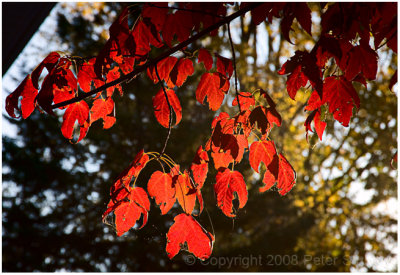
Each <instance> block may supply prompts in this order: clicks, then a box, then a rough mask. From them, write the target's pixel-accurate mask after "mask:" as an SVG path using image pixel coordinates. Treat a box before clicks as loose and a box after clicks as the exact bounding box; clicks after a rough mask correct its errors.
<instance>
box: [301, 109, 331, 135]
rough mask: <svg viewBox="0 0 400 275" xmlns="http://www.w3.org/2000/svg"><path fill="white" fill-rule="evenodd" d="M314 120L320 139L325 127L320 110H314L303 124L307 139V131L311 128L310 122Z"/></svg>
mask: <svg viewBox="0 0 400 275" xmlns="http://www.w3.org/2000/svg"><path fill="white" fill-rule="evenodd" d="M312 121H314V127H315V131H316V132H317V134H318V137H319V139H320V140H322V135H323V133H324V131H325V128H326V122H324V121H321V110H320V109H316V110H314V111H313V112H312V113H311V114H310V115H309V116H308V117H307V119H306V121H305V123H304V126H305V127H306V138H307V140H308V131H312V130H311V122H312Z"/></svg>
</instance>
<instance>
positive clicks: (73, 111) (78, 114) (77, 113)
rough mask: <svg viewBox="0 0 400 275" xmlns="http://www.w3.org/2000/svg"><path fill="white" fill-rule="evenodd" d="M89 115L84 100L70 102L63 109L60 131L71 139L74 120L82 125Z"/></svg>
mask: <svg viewBox="0 0 400 275" xmlns="http://www.w3.org/2000/svg"><path fill="white" fill-rule="evenodd" d="M88 117H89V106H88V105H87V103H86V102H85V101H80V102H76V103H73V104H70V105H69V106H68V108H67V110H65V113H64V116H63V123H62V125H61V132H62V134H63V135H64V137H66V138H67V139H72V135H73V131H74V125H75V122H78V125H79V126H83V124H84V123H85V121H86V120H87V119H88Z"/></svg>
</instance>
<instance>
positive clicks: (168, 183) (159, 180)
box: [147, 171, 176, 215]
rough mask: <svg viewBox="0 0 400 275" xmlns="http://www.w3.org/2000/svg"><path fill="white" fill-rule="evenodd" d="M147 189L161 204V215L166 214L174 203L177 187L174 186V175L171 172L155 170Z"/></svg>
mask: <svg viewBox="0 0 400 275" xmlns="http://www.w3.org/2000/svg"><path fill="white" fill-rule="evenodd" d="M147 191H148V192H149V195H150V197H152V198H155V200H156V203H157V205H159V206H160V209H161V215H164V214H166V213H167V212H168V211H169V210H170V209H171V208H172V206H173V205H174V203H175V201H176V198H175V189H174V188H173V187H172V176H171V174H169V173H163V172H161V171H155V172H154V173H153V174H152V175H151V177H150V180H149V182H148V183H147Z"/></svg>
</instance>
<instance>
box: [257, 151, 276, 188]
mask: <svg viewBox="0 0 400 275" xmlns="http://www.w3.org/2000/svg"><path fill="white" fill-rule="evenodd" d="M266 168H267V169H266V170H265V173H264V177H263V181H262V182H263V183H264V186H262V187H260V188H259V191H260V193H263V192H265V191H267V190H269V189H271V187H272V186H274V185H275V183H276V182H277V180H278V175H279V157H278V155H274V157H273V159H272V161H271V163H270V164H269V165H268V166H267V167H266Z"/></svg>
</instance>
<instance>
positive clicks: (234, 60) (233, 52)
mask: <svg viewBox="0 0 400 275" xmlns="http://www.w3.org/2000/svg"><path fill="white" fill-rule="evenodd" d="M227 25H228V36H229V42H230V44H231V50H232V59H233V70H234V71H235V91H236V100H237V102H238V106H239V112H240V113H241V112H242V108H241V107H240V101H239V93H238V89H237V72H236V57H235V48H234V47H233V41H232V35H231V28H230V26H229V23H228V24H227Z"/></svg>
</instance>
